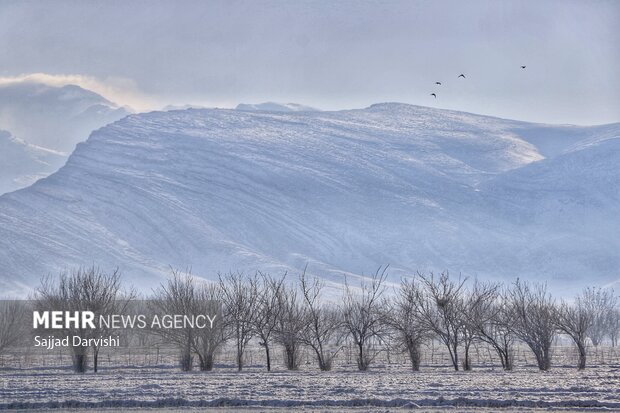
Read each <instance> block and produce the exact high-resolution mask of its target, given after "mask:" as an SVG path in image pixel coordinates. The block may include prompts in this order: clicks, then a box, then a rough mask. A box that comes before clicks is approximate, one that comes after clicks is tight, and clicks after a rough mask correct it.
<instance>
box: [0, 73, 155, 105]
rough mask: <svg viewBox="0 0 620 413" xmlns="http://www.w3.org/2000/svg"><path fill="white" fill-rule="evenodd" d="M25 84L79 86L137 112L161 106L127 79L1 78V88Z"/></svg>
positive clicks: (68, 76) (39, 75)
mask: <svg viewBox="0 0 620 413" xmlns="http://www.w3.org/2000/svg"><path fill="white" fill-rule="evenodd" d="M24 82H32V83H42V84H45V85H48V86H56V87H61V86H66V85H77V86H80V87H81V88H84V89H88V90H90V91H93V92H95V93H98V94H99V95H101V96H103V97H104V98H106V99H108V100H109V101H111V102H113V103H115V104H117V105H120V106H129V107H130V108H132V109H134V110H137V111H147V110H153V109H156V108H158V107H159V106H160V105H161V103H158V102H157V99H155V98H154V97H152V96H148V95H146V94H144V93H143V92H141V91H140V90H139V88H138V86H137V85H136V83H135V82H134V81H133V80H131V79H127V78H120V77H107V78H105V79H98V78H96V77H93V76H86V75H78V74H63V75H52V74H48V73H30V74H22V75H19V76H5V77H0V86H2V85H9V84H14V83H24Z"/></svg>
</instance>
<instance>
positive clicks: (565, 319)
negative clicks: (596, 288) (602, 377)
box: [557, 290, 595, 370]
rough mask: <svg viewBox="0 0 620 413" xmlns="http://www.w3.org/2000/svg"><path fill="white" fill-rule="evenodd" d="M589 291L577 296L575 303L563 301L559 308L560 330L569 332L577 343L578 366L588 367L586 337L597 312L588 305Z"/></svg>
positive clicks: (558, 321) (580, 367)
mask: <svg viewBox="0 0 620 413" xmlns="http://www.w3.org/2000/svg"><path fill="white" fill-rule="evenodd" d="M588 295H589V291H588V290H586V291H584V292H583V293H582V294H581V295H579V296H577V298H576V299H575V302H574V303H573V304H568V303H566V302H562V304H560V306H559V308H558V316H557V324H558V328H559V329H560V331H562V332H563V333H565V334H567V335H568V336H569V337H570V338H571V339H572V340H573V342H574V343H575V346H576V347H577V351H578V353H579V361H578V363H577V368H578V369H579V370H583V369H585V368H586V357H587V354H586V339H587V335H588V332H589V331H590V329H591V328H592V326H593V325H594V319H595V313H594V311H593V308H592V307H591V306H590V305H588Z"/></svg>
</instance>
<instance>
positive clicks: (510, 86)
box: [0, 0, 620, 124]
mask: <svg viewBox="0 0 620 413" xmlns="http://www.w3.org/2000/svg"><path fill="white" fill-rule="evenodd" d="M619 22H620V1H613V0H609V1H566V0H562V1H497V0H493V1H473V2H472V1H361V0H352V1H285V0H283V1H234V0H232V1H231V0H227V1H179V0H177V1H172V0H171V1H82V0H79V1H78V0H76V1H60V0H58V1H6V0H0V63H1V64H0V83H3V82H4V83H6V82H11V81H16V80H19V79H24V78H26V79H28V78H30V79H36V80H43V81H45V82H48V83H54V84H63V83H77V84H81V85H84V86H85V87H89V88H90V89H92V90H95V91H97V92H99V93H102V94H103V95H104V96H105V97H107V98H109V99H111V100H114V101H116V102H117V103H119V104H128V105H131V106H133V107H135V108H137V109H142V110H144V109H150V108H159V107H162V106H164V105H166V104H185V103H192V104H201V105H206V106H220V107H234V106H235V105H236V104H237V103H240V102H246V103H257V102H263V101H277V102H297V103H302V104H306V105H310V106H315V107H318V108H321V109H345V108H356V107H358V108H359V107H365V106H368V105H370V104H372V103H378V102H386V101H398V102H404V103H412V104H417V105H424V106H435V107H441V108H449V109H457V110H463V111H467V112H474V113H481V114H488V115H495V116H501V117H506V118H513V119H522V120H530V121H538V122H548V123H573V124H598V123H610V122H619V121H620V82H619V81H618V76H619V74H620V23H619ZM521 65H526V66H527V68H526V69H525V70H521V69H520V66H521ZM460 73H464V74H465V75H466V76H467V79H465V80H463V79H457V76H458V75H459V74H460ZM33 74H36V75H34V76H33ZM28 76H30V77H28ZM435 81H441V82H442V83H443V85H442V86H435V85H434V82H435ZM432 92H435V93H437V96H438V98H437V99H434V98H433V97H432V96H430V93H432Z"/></svg>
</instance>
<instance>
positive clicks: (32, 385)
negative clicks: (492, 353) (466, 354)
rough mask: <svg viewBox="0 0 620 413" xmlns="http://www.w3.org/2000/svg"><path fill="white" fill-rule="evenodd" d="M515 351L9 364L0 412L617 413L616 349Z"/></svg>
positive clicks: (0, 379)
mask: <svg viewBox="0 0 620 413" xmlns="http://www.w3.org/2000/svg"><path fill="white" fill-rule="evenodd" d="M482 353H484V352H482ZM518 354H520V356H519V360H518V363H517V368H516V369H515V371H513V372H504V371H502V370H501V368H498V367H496V366H493V365H491V364H490V363H485V362H484V359H480V360H477V359H476V360H475V361H476V362H477V363H478V364H477V365H475V366H474V370H473V371H470V372H454V371H453V370H452V369H451V368H449V367H443V366H442V364H443V363H444V360H443V354H442V353H441V351H440V349H435V352H434V354H433V355H432V356H431V355H430V353H428V352H427V353H426V354H425V357H426V360H425V361H426V363H425V365H424V366H423V367H422V370H421V371H420V372H417V373H414V372H412V371H410V370H409V368H408V366H407V364H406V363H405V362H404V359H403V358H401V357H400V355H398V356H396V355H392V357H391V359H390V362H387V360H385V357H383V358H382V360H380V361H378V362H377V363H376V364H374V365H373V366H372V367H371V370H370V371H368V372H357V371H356V369H355V367H354V366H353V365H352V364H348V363H346V358H343V359H342V360H341V363H340V364H339V365H338V366H337V367H336V368H335V369H334V371H331V372H320V371H317V370H316V367H315V366H314V365H311V364H308V365H306V364H304V365H303V367H302V369H301V371H297V372H289V371H286V370H284V369H283V367H282V366H281V365H276V366H275V371H273V372H271V373H267V372H265V371H264V367H263V366H262V364H261V360H260V358H259V357H260V352H259V351H258V349H256V351H253V352H250V355H251V358H252V359H254V364H250V366H249V367H248V368H246V369H244V371H243V372H241V373H239V372H237V371H236V370H235V368H234V367H233V365H232V363H231V364H228V363H227V362H226V361H227V360H226V359H227V357H223V361H224V363H223V364H220V365H218V366H216V368H215V370H214V371H212V372H207V373H205V372H199V371H194V372H189V373H182V372H180V371H179V370H178V369H177V368H176V367H175V366H174V364H173V363H171V362H170V361H171V359H172V357H171V356H170V355H168V356H166V355H160V356H159V359H158V360H159V361H160V362H163V363H162V364H159V365H154V364H152V363H153V362H154V360H155V359H153V358H152V355H149V356H143V355H140V356H138V355H134V356H132V361H134V362H136V361H137V360H139V359H140V358H141V357H144V359H143V361H145V363H144V364H146V365H139V366H138V365H131V366H129V365H127V366H124V367H107V368H106V367H104V368H103V369H102V370H101V371H100V373H98V374H92V373H88V374H85V375H78V374H74V373H72V372H71V370H70V369H69V368H68V367H64V366H60V365H48V366H47V367H37V368H34V367H32V368H26V367H23V366H22V367H21V368H19V367H17V366H14V367H10V366H8V365H6V364H5V366H4V367H1V368H0V409H15V410H18V409H60V410H65V409H71V411H75V410H74V409H79V410H89V411H93V410H100V409H101V410H105V409H119V408H122V409H123V410H125V409H128V408H135V409H138V408H149V409H155V408H157V409H158V410H160V409H161V410H162V411H168V410H171V409H174V408H178V407H186V408H194V409H202V408H208V407H220V408H227V409H232V410H235V409H246V408H260V409H261V410H282V409H284V408H287V407H294V408H302V407H303V408H304V409H307V410H312V411H333V410H336V409H337V410H339V411H340V410H342V409H346V410H353V411H364V410H366V409H370V408H372V410H375V409H378V410H381V411H390V410H401V409H411V408H414V409H417V408H420V409H422V410H423V411H435V409H440V408H450V409H455V408H457V409H458V411H462V410H463V409H465V410H466V411H479V410H480V409H482V408H484V410H485V411H495V410H497V409H501V410H502V411H514V410H523V409H525V410H531V409H535V410H539V409H545V410H546V409H554V410H555V409H560V410H567V411H571V410H583V409H588V410H593V411H598V410H605V411H618V410H620V363H618V357H617V352H616V351H614V350H611V349H607V350H603V351H600V350H599V351H598V352H596V353H595V352H592V354H591V359H592V365H591V366H590V367H589V368H588V369H586V370H585V371H581V372H579V371H577V370H576V369H575V368H574V367H573V365H572V364H569V363H568V362H569V360H570V359H571V351H570V350H569V349H566V350H561V349H560V350H559V349H556V351H555V357H554V363H555V366H554V367H553V368H552V370H551V371H549V372H546V373H541V372H539V371H538V370H537V369H536V367H534V366H533V365H532V364H530V363H528V359H526V358H523V357H526V356H527V352H525V351H524V352H518ZM610 355H613V357H610ZM431 357H432V359H431ZM104 360H105V357H104ZM64 361H66V359H65V360H64ZM64 361H63V362H64ZM432 361H434V364H433V363H432ZM50 364H53V363H52V362H51V361H50ZM104 364H105V363H104ZM443 365H446V366H447V364H443Z"/></svg>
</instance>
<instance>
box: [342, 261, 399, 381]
mask: <svg viewBox="0 0 620 413" xmlns="http://www.w3.org/2000/svg"><path fill="white" fill-rule="evenodd" d="M387 268H388V267H387V266H386V267H379V269H378V270H377V271H376V272H375V274H374V275H373V276H372V278H371V279H370V282H365V281H364V280H362V281H361V284H360V288H359V289H354V288H352V287H351V286H350V285H349V283H348V282H347V280H346V279H345V291H344V297H343V304H342V314H343V326H344V328H345V329H346V330H347V332H348V333H349V336H350V337H351V339H352V340H353V344H354V345H355V347H356V350H357V357H356V359H357V367H358V369H359V370H361V371H365V370H368V367H369V366H370V364H371V363H372V361H373V360H374V358H375V357H376V355H377V349H376V347H375V345H376V342H377V341H380V340H381V338H382V336H383V335H384V334H385V333H386V323H385V320H384V319H383V314H382V312H381V311H380V308H381V301H380V300H381V296H382V294H383V292H384V291H385V287H384V285H383V284H384V282H385V279H386V278H387Z"/></svg>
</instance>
